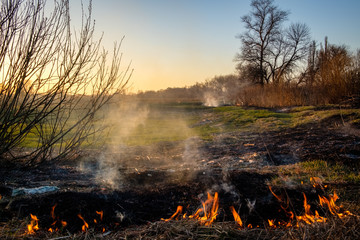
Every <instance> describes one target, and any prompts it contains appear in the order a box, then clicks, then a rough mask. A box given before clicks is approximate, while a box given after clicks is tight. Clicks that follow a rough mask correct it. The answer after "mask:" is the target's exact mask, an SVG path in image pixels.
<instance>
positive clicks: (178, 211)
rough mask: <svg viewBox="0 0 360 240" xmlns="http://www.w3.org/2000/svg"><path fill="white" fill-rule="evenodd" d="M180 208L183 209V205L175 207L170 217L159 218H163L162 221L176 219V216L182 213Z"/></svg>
mask: <svg viewBox="0 0 360 240" xmlns="http://www.w3.org/2000/svg"><path fill="white" fill-rule="evenodd" d="M182 210H183V207H182V206H178V207H177V209H176V212H175V213H174V214H173V215H172V216H171V217H170V218H168V219H164V218H162V219H161V220H163V221H165V222H168V221H170V220H172V219H174V218H175V219H176V220H178V217H179V216H180V214H182Z"/></svg>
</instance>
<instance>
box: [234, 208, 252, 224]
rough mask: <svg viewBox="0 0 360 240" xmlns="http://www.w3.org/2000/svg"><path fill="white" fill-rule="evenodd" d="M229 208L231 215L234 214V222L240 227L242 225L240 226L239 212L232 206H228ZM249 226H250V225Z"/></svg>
mask: <svg viewBox="0 0 360 240" xmlns="http://www.w3.org/2000/svg"><path fill="white" fill-rule="evenodd" d="M230 210H231V212H232V214H233V216H234V220H235V222H236V223H237V224H239V226H240V227H242V226H243V222H242V221H241V218H240V216H239V214H238V213H237V212H236V210H235V208H234V207H233V206H231V207H230ZM249 225H251V224H249ZM248 227H249V226H248ZM250 228H252V226H251V227H250Z"/></svg>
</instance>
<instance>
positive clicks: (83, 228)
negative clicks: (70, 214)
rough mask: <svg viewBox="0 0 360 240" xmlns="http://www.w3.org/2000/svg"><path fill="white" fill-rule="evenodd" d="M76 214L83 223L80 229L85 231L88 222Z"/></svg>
mask: <svg viewBox="0 0 360 240" xmlns="http://www.w3.org/2000/svg"><path fill="white" fill-rule="evenodd" d="M77 216H78V217H79V218H80V219H81V220H83V222H84V225H83V226H82V227H81V230H82V231H83V232H86V230H87V229H88V228H89V224H88V223H87V222H86V221H85V219H84V218H83V217H82V216H81V215H80V214H78V215H77Z"/></svg>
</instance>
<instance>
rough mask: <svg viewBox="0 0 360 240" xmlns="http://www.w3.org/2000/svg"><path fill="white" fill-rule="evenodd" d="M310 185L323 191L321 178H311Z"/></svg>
mask: <svg viewBox="0 0 360 240" xmlns="http://www.w3.org/2000/svg"><path fill="white" fill-rule="evenodd" d="M310 183H311V184H312V186H313V187H314V188H317V187H319V188H321V189H323V183H322V180H321V178H319V177H310Z"/></svg>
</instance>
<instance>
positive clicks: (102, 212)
mask: <svg viewBox="0 0 360 240" xmlns="http://www.w3.org/2000/svg"><path fill="white" fill-rule="evenodd" d="M96 214H98V215H99V216H100V221H102V219H103V216H104V211H96Z"/></svg>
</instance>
